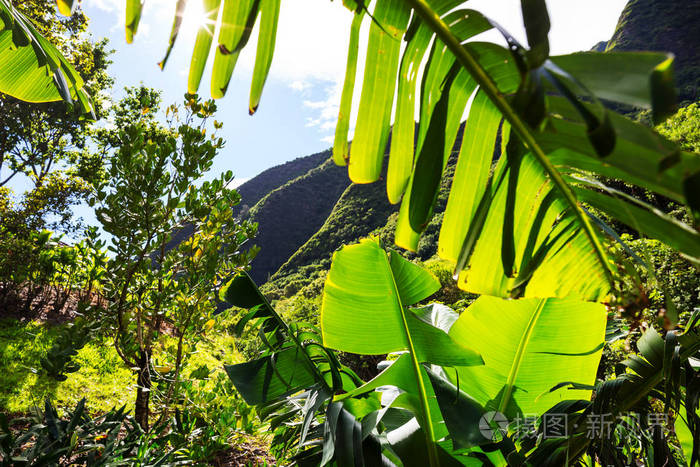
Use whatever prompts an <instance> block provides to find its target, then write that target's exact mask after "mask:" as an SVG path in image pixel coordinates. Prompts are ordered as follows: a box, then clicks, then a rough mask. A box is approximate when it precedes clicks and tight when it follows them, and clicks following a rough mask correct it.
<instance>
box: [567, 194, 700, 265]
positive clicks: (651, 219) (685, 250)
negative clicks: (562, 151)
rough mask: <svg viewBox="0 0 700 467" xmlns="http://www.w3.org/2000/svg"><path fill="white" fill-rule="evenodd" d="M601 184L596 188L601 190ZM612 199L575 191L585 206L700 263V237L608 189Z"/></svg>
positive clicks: (660, 212)
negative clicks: (593, 208) (601, 212)
mask: <svg viewBox="0 0 700 467" xmlns="http://www.w3.org/2000/svg"><path fill="white" fill-rule="evenodd" d="M600 186H601V185H600V184H598V183H595V184H593V187H594V188H597V187H600ZM605 190H606V191H608V192H609V193H610V194H611V195H612V196H608V195H606V194H603V193H600V192H597V191H593V190H591V189H585V188H575V191H576V196H577V197H578V199H580V200H581V201H583V202H586V203H588V204H590V205H591V206H593V207H595V208H596V209H600V210H601V211H603V212H605V213H606V214H608V215H610V216H613V217H614V218H615V219H617V220H618V221H620V222H623V223H625V224H627V225H628V226H629V227H631V228H633V229H636V230H637V231H638V232H639V233H641V234H644V235H646V236H649V237H652V238H656V239H657V240H661V241H662V242H664V243H666V244H667V245H669V246H671V247H672V248H674V249H675V250H676V251H679V252H680V253H682V254H684V255H686V256H687V257H689V258H690V259H691V260H693V261H694V262H699V261H700V234H698V232H697V231H696V230H694V229H692V228H691V227H689V226H688V225H686V224H684V223H682V222H680V221H678V220H676V219H675V218H673V217H671V216H669V215H668V214H666V213H664V212H662V211H660V210H658V209H656V208H654V207H653V206H649V205H647V204H645V203H642V202H641V201H638V200H636V199H634V198H632V197H631V196H629V195H625V194H624V193H621V192H618V191H616V190H612V189H610V188H607V187H606V188H605Z"/></svg>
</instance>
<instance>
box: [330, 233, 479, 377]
mask: <svg viewBox="0 0 700 467" xmlns="http://www.w3.org/2000/svg"><path fill="white" fill-rule="evenodd" d="M439 287H440V284H439V282H438V281H437V279H435V277H433V276H432V275H431V274H430V273H429V272H428V271H426V270H424V269H422V268H420V267H419V266H417V265H415V264H413V263H411V262H410V261H407V260H405V259H404V258H403V257H401V256H400V255H399V254H397V253H395V252H393V251H392V252H390V253H389V254H388V255H387V253H386V252H385V251H384V250H383V249H382V248H381V247H380V246H379V245H378V244H377V242H376V241H374V240H363V241H362V242H360V243H359V244H356V245H350V246H346V247H344V248H343V249H342V250H340V251H338V252H336V253H335V254H334V255H333V262H332V265H331V270H330V272H329V273H328V277H327V279H326V284H325V287H324V293H323V303H322V308H321V332H322V334H323V342H324V345H326V346H328V347H331V348H334V349H337V350H342V351H346V352H353V353H360V354H368V355H381V354H385V353H390V352H396V351H400V350H410V351H411V352H412V353H413V354H414V355H415V358H416V359H417V360H418V361H420V362H426V361H427V362H431V363H435V364H443V365H467V364H478V363H479V361H480V360H479V357H478V355H476V354H474V353H473V352H471V351H470V350H469V349H467V348H459V347H456V346H455V345H454V343H453V342H452V341H451V340H449V339H448V338H447V334H446V333H445V332H444V331H442V330H440V329H438V328H435V327H433V326H432V325H430V324H427V323H426V322H424V321H422V320H420V319H418V317H416V316H415V315H414V314H413V313H411V312H410V311H408V310H406V308H405V307H406V306H409V305H411V304H413V303H416V302H418V301H420V300H422V299H424V298H426V297H427V296H429V295H431V294H432V293H433V292H435V291H436V290H437V289H438V288H439ZM349 317H352V319H350V318H349ZM368 335H372V339H367V336H368Z"/></svg>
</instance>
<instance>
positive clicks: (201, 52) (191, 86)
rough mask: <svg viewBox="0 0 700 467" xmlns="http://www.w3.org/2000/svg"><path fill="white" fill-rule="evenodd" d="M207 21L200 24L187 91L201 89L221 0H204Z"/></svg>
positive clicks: (192, 91) (192, 92)
mask: <svg viewBox="0 0 700 467" xmlns="http://www.w3.org/2000/svg"><path fill="white" fill-rule="evenodd" d="M202 4H203V6H204V11H205V14H206V21H205V22H204V24H202V25H200V26H199V31H197V38H196V39H195V42H194V51H193V52H192V61H191V62H190V73H189V77H188V80H187V92H189V93H190V94H196V93H197V90H198V89H199V83H200V82H201V81H202V74H203V73H204V67H205V66H206V64H207V59H208V58H209V50H210V49H211V43H212V39H213V38H214V28H215V26H216V21H217V19H218V17H219V6H220V4H221V0H202Z"/></svg>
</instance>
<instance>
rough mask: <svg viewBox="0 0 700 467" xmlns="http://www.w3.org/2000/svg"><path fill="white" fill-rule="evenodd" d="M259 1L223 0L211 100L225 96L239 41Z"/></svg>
mask: <svg viewBox="0 0 700 467" xmlns="http://www.w3.org/2000/svg"><path fill="white" fill-rule="evenodd" d="M259 1H260V0H240V1H239V0H223V2H224V6H223V9H222V11H221V29H220V31H219V37H218V46H217V47H216V53H215V55H214V66H213V68H212V76H211V97H213V98H214V99H219V98H221V97H223V96H224V94H226V89H227V88H228V84H229V82H230V81H231V75H232V74H233V69H234V68H235V66H236V62H237V61H238V55H239V54H240V50H241V42H242V41H243V40H244V39H245V38H246V36H247V35H249V34H250V30H251V29H252V27H253V25H252V22H254V20H255V17H256V15H257V12H258V7H259ZM251 19H252V22H251Z"/></svg>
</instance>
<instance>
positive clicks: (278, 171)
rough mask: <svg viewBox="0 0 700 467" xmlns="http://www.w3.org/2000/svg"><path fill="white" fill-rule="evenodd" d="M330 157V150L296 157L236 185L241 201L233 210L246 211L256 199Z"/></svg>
mask: <svg viewBox="0 0 700 467" xmlns="http://www.w3.org/2000/svg"><path fill="white" fill-rule="evenodd" d="M329 157H330V151H323V152H319V153H316V154H311V155H310V156H305V157H297V158H296V159H294V160H292V161H289V162H285V163H284V164H280V165H276V166H274V167H271V168H269V169H267V170H264V171H262V172H260V173H259V174H258V175H256V176H255V177H253V178H251V179H250V180H248V181H247V182H245V183H243V184H241V186H239V187H238V193H239V194H240V195H241V203H240V204H239V205H238V206H236V208H235V209H234V212H235V213H236V214H238V213H239V212H246V211H248V210H249V209H250V208H251V207H253V206H255V205H256V204H257V203H258V201H260V200H261V199H263V197H265V195H267V194H268V193H270V192H271V191H272V190H275V189H277V188H279V187H281V186H282V185H284V184H285V183H287V182H290V181H292V180H294V179H295V178H297V177H301V176H302V175H304V174H305V173H306V172H308V171H309V170H311V169H313V168H315V167H318V166H319V165H321V164H323V163H324V162H325V161H326V160H327V159H328V158H329Z"/></svg>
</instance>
